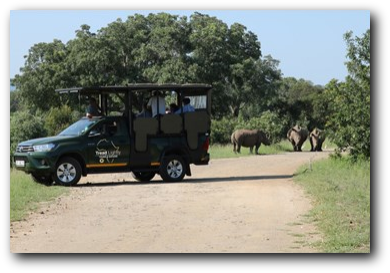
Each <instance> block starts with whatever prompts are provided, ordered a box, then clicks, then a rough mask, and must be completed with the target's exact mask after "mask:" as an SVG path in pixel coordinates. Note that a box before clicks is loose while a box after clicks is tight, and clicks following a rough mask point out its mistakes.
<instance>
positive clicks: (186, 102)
mask: <svg viewBox="0 0 390 273" xmlns="http://www.w3.org/2000/svg"><path fill="white" fill-rule="evenodd" d="M190 102H191V100H190V98H184V99H183V113H188V112H195V108H194V107H193V106H192V105H191V104H190ZM180 113H181V109H180V108H179V110H177V111H176V112H175V114H180Z"/></svg>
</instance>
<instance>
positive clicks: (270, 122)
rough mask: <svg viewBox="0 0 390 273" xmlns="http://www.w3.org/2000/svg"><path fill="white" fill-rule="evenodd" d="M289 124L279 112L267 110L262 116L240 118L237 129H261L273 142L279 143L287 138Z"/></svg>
mask: <svg viewBox="0 0 390 273" xmlns="http://www.w3.org/2000/svg"><path fill="white" fill-rule="evenodd" d="M287 124H288V121H287V119H283V118H281V117H280V116H279V115H278V114H277V113H275V112H271V111H269V110H267V111H265V112H263V113H262V114H261V116H260V117H255V118H251V119H249V120H244V119H242V118H239V122H238V124H237V126H236V127H235V129H236V130H237V129H250V130H256V129H260V130H263V131H264V132H265V133H266V134H267V136H268V137H269V139H270V141H271V142H272V143H277V142H280V141H281V140H282V139H283V138H285V135H286V128H287Z"/></svg>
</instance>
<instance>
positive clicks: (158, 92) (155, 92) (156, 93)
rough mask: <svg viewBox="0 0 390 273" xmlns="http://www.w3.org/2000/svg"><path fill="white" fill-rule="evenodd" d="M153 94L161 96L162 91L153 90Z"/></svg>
mask: <svg viewBox="0 0 390 273" xmlns="http://www.w3.org/2000/svg"><path fill="white" fill-rule="evenodd" d="M152 96H153V97H161V92H160V91H158V90H154V91H153V92H152Z"/></svg>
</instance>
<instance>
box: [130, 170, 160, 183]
mask: <svg viewBox="0 0 390 273" xmlns="http://www.w3.org/2000/svg"><path fill="white" fill-rule="evenodd" d="M131 175H132V176H133V177H134V179H135V180H137V181H140V182H149V181H150V180H152V179H153V177H154V176H155V175H156V173H154V172H131Z"/></svg>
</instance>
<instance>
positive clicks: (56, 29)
mask: <svg viewBox="0 0 390 273" xmlns="http://www.w3.org/2000/svg"><path fill="white" fill-rule="evenodd" d="M162 11H163V12H168V13H171V14H175V15H179V16H183V15H185V16H187V17H189V16H190V15H191V14H193V13H194V12H195V11H198V12H201V13H204V14H208V15H210V16H215V17H217V18H218V19H220V20H222V21H223V22H225V23H226V24H227V25H228V26H230V25H232V24H233V23H236V22H237V23H240V24H242V25H244V26H246V27H247V30H248V31H251V32H253V33H255V34H256V35H257V37H258V40H259V41H260V43H261V51H262V55H263V56H266V55H271V56H272V57H273V58H274V59H276V60H279V61H280V65H279V68H280V69H281V71H282V73H283V76H284V77H295V78H298V79H300V78H303V79H305V80H309V81H311V82H312V83H313V84H319V85H325V84H327V83H328V82H329V81H330V80H331V79H333V78H334V79H337V80H339V81H343V80H344V79H345V76H346V75H347V70H346V67H345V61H346V60H347V59H346V57H345V56H346V49H347V46H346V43H345V41H344V39H343V34H345V33H346V32H347V31H353V33H354V35H355V36H359V37H361V36H362V34H363V33H364V32H365V31H366V30H367V29H369V28H370V11H369V10H364V9H363V10H222V9H221V10H215V9H213V10H207V9H189V10H164V9H160V10H145V9H143V10H13V11H10V78H13V77H14V76H15V74H19V73H20V68H21V67H23V66H24V61H25V59H24V56H25V55H27V54H28V50H29V49H30V48H31V47H32V46H33V45H34V44H36V43H40V42H47V43H50V42H52V41H53V40H54V39H59V40H61V41H62V42H63V43H66V42H68V41H69V40H71V39H74V38H75V31H76V30H78V29H80V26H81V25H82V24H87V25H89V26H90V27H91V31H92V32H96V31H97V30H99V29H100V28H102V27H106V26H107V25H108V24H109V23H111V22H114V21H115V20H116V19H118V18H121V19H122V20H123V21H125V20H126V19H127V17H128V16H130V15H134V14H135V13H139V14H143V15H148V14H149V13H158V12H162Z"/></svg>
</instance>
